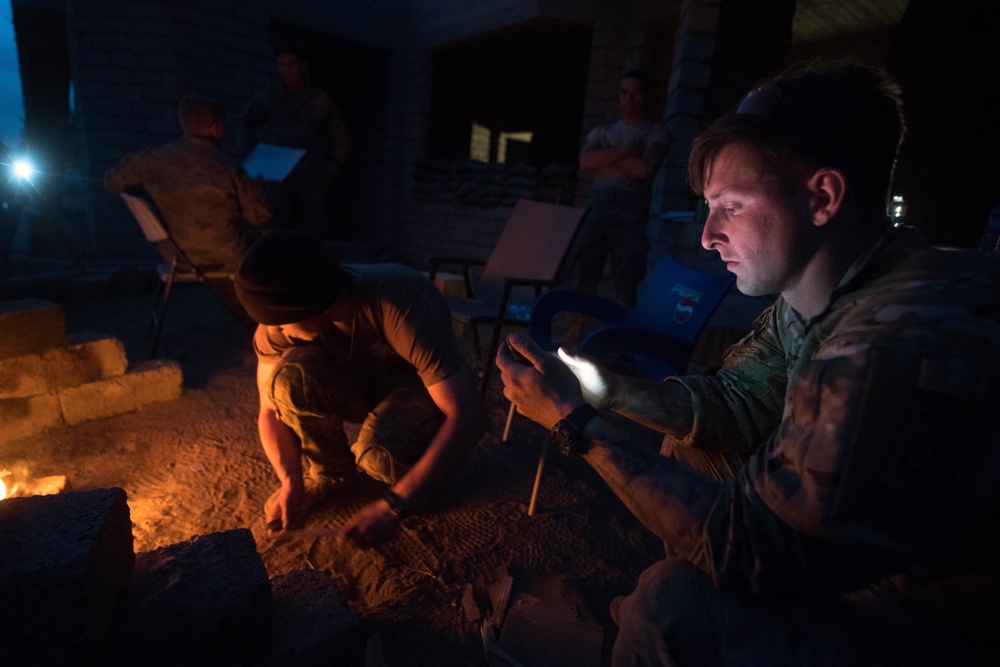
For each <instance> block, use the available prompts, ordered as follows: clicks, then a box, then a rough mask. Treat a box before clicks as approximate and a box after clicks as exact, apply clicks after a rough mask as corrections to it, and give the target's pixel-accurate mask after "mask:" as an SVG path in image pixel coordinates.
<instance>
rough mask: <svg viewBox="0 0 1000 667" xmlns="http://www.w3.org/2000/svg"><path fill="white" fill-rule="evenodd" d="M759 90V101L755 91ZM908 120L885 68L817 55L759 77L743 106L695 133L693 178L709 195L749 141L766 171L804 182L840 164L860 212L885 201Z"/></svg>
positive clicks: (789, 181)
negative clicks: (721, 167)
mask: <svg viewBox="0 0 1000 667" xmlns="http://www.w3.org/2000/svg"><path fill="white" fill-rule="evenodd" d="M754 95H756V96H757V98H756V99H752V96H754ZM905 131H906V123H905V119H904V116H903V103H902V98H901V91H900V87H899V85H898V84H897V83H896V82H895V81H893V80H892V79H890V78H889V76H888V75H887V74H886V73H885V71H884V70H882V69H878V68H874V67H869V66H866V65H861V64H858V63H853V62H846V61H821V60H814V61H809V62H807V63H803V64H800V65H796V66H793V67H791V68H789V69H787V70H785V71H784V72H782V73H781V74H779V75H778V76H776V77H775V78H774V79H771V80H764V81H762V82H758V84H757V85H756V86H754V88H753V89H752V90H751V92H750V93H748V94H747V95H746V96H744V98H743V100H741V102H740V104H739V105H738V106H737V107H736V108H735V109H733V110H732V111H729V112H728V113H726V114H725V115H724V116H722V117H721V118H719V119H718V120H716V121H715V122H714V123H712V124H711V125H710V126H709V127H708V128H707V129H706V130H705V131H704V132H702V133H701V134H700V135H698V137H696V138H695V140H694V144H693V145H692V148H691V156H690V159H689V161H688V178H689V180H690V182H691V186H692V188H693V189H694V191H695V193H697V194H699V195H700V194H702V193H703V192H704V190H705V182H706V180H707V178H708V177H709V175H710V174H709V170H710V169H711V167H712V164H713V162H714V161H715V159H716V158H717V157H718V155H719V153H721V152H722V149H723V148H725V147H726V146H728V145H730V144H740V145H743V146H745V147H747V148H748V149H749V150H750V152H751V154H752V155H753V156H755V158H756V159H757V161H758V164H759V167H760V170H761V173H765V174H772V175H775V176H777V177H778V178H779V179H780V180H782V181H783V182H784V183H785V184H786V185H787V186H789V187H799V186H800V185H801V184H802V183H803V182H804V181H805V179H806V178H808V177H809V175H810V174H812V173H813V172H814V171H815V170H816V169H818V168H820V167H823V166H829V167H834V168H836V169H839V170H841V171H842V172H843V173H844V175H845V177H846V178H847V183H848V197H849V198H853V199H854V203H855V205H856V206H857V208H858V210H859V211H861V212H863V213H864V214H874V213H875V212H876V211H882V210H884V207H885V202H886V197H887V195H888V192H889V187H890V185H891V183H892V176H893V171H894V170H895V166H896V155H897V153H898V151H899V146H900V145H901V143H902V141H903V135H904V134H905Z"/></svg>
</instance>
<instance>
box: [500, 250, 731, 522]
mask: <svg viewBox="0 0 1000 667" xmlns="http://www.w3.org/2000/svg"><path fill="white" fill-rule="evenodd" d="M735 281H736V278H735V276H733V274H731V273H728V272H726V273H724V274H710V273H704V272H702V271H698V270H696V269H692V268H690V267H688V266H685V265H684V264H681V263H680V262H678V261H677V260H676V259H674V258H673V257H671V256H670V255H663V256H662V257H661V258H660V259H659V261H658V262H657V263H656V266H655V267H654V268H653V271H652V273H650V274H649V276H648V277H647V278H646V282H645V284H644V285H643V288H642V290H641V292H640V294H639V299H638V302H637V303H636V307H635V310H632V309H630V308H627V307H626V306H623V305H621V304H619V303H617V302H615V301H612V300H610V299H606V298H604V297H601V296H598V295H595V294H590V293H585V292H578V291H575V290H570V289H553V290H549V291H548V292H546V293H545V294H543V295H541V297H539V299H538V301H537V303H536V304H535V307H534V308H533V309H532V311H531V318H530V322H529V327H528V334H529V336H531V339H532V340H533V341H534V342H535V343H537V344H538V345H539V346H540V347H541V348H542V349H544V350H547V351H553V350H555V349H556V348H557V347H558V345H557V344H556V343H554V342H553V341H552V321H553V319H554V318H555V316H556V315H557V314H558V313H562V312H575V313H582V314H585V315H588V316H589V317H592V318H594V319H597V320H599V321H600V322H603V323H604V324H603V326H600V327H598V328H597V329H594V330H593V331H591V332H590V333H588V334H587V335H586V336H585V337H584V339H583V340H582V341H581V343H580V345H579V347H578V348H577V352H578V353H580V354H586V355H588V356H591V357H594V358H595V359H597V360H598V361H601V360H603V359H606V358H607V357H608V355H610V354H614V353H627V354H631V355H632V358H633V361H634V364H635V372H634V374H635V375H636V376H637V377H644V378H647V379H650V380H655V381H660V380H662V379H664V378H666V377H668V376H670V375H677V374H679V373H683V372H684V371H685V369H686V368H687V365H688V362H689V361H690V359H691V353H692V352H694V349H695V345H696V344H697V342H698V338H699V336H701V333H702V331H703V330H704V329H705V326H706V325H707V324H708V321H709V319H710V318H711V317H712V315H713V314H714V313H715V311H716V309H717V308H718V307H719V305H720V304H721V303H722V300H723V298H724V297H725V296H726V294H727V293H728V292H729V289H730V288H731V287H732V285H733V283H734V282H735ZM513 417H514V406H513V405H511V406H510V411H509V412H508V414H507V424H506V426H505V427H504V434H503V441H504V442H507V439H508V437H509V435H510V425H511V421H512V419H513ZM546 451H547V447H546V448H543V450H542V455H541V458H540V460H539V461H538V471H537V474H536V476H535V486H534V489H533V490H532V493H531V502H530V503H529V505H528V515H529V516H532V515H533V514H534V511H535V502H536V500H537V496H538V487H539V484H540V483H541V477H542V470H543V468H544V466H545V455H546Z"/></svg>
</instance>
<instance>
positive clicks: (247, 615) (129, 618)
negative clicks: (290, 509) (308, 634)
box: [106, 528, 330, 667]
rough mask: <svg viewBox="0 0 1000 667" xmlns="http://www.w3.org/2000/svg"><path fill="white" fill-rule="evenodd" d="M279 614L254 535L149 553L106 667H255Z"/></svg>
mask: <svg viewBox="0 0 1000 667" xmlns="http://www.w3.org/2000/svg"><path fill="white" fill-rule="evenodd" d="M271 613H272V610H271V583H270V581H268V578H267V570H266V569H265V567H264V561H263V560H262V559H261V557H260V554H258V553H257V546H256V543H255V542H254V539H253V534H252V533H251V532H250V531H249V530H247V529H246V528H239V529H236V530H229V531H225V532H220V533H212V534H210V535H203V536H200V537H195V538H193V539H191V540H189V541H187V542H180V543H178V544H172V545H170V546H166V547H162V548H160V549H155V550H153V551H147V552H143V553H140V554H138V555H137V556H136V560H135V572H134V576H133V577H132V587H131V590H130V592H129V595H128V599H127V601H126V604H125V609H124V613H123V614H122V622H121V625H120V626H119V627H118V629H117V630H116V632H115V636H114V640H113V644H112V647H111V649H110V654H111V655H109V656H108V659H107V661H106V664H111V665H123V666H124V665H148V666H154V665H163V666H166V665H187V666H190V667H198V666H202V665H204V666H206V667H208V666H213V667H214V666H216V665H234V666H236V665H249V664H251V663H252V662H254V661H255V660H256V659H258V658H259V656H261V655H263V654H264V652H265V651H266V644H267V640H268V637H269V636H270V634H271ZM327 659H328V660H329V659H330V656H327Z"/></svg>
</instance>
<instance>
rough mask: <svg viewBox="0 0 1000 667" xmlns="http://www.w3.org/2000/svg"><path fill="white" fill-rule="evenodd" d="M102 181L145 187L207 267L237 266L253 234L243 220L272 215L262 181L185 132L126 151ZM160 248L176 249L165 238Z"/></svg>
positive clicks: (167, 252) (113, 187) (112, 186)
mask: <svg viewBox="0 0 1000 667" xmlns="http://www.w3.org/2000/svg"><path fill="white" fill-rule="evenodd" d="M104 184H105V187H106V188H107V189H108V191H110V192H114V193H118V192H122V191H123V190H133V189H137V188H141V189H142V190H144V191H145V194H147V195H148V196H149V197H150V198H151V199H152V200H153V203H155V204H156V207H157V208H158V209H159V210H160V214H161V215H162V217H163V222H164V224H165V225H166V226H167V228H168V229H169V230H170V233H171V234H172V235H173V237H174V240H175V241H176V242H177V245H179V246H180V247H181V249H182V250H183V251H184V252H185V254H187V256H188V257H189V258H190V260H191V261H192V262H194V263H195V264H197V265H199V266H201V267H203V268H205V269H207V270H225V271H236V267H237V266H238V265H239V263H240V260H241V259H242V258H243V255H244V253H245V252H246V249H247V248H248V247H249V243H250V238H251V237H250V234H249V229H248V228H247V227H246V226H245V222H244V221H246V222H248V223H250V224H251V225H254V226H260V225H263V224H264V223H265V222H267V221H268V219H269V218H270V216H271V211H270V209H269V208H268V206H267V201H266V200H265V198H264V192H263V190H262V189H261V188H260V186H259V185H258V184H257V183H256V182H254V181H253V180H252V179H251V178H250V177H249V176H247V173H246V172H245V171H244V170H243V168H242V167H241V166H240V165H239V163H238V162H236V161H235V160H233V159H231V158H229V157H228V156H227V155H225V154H224V153H223V152H222V151H220V150H219V148H218V147H217V146H216V144H215V143H214V142H212V141H210V140H208V139H200V138H195V137H181V138H180V139H179V140H177V141H173V142H171V143H169V144H167V145H165V146H161V147H159V148H151V149H148V150H144V151H140V152H138V153H134V154H132V155H127V156H125V157H123V158H122V159H121V160H119V162H118V164H117V165H115V166H114V167H112V168H111V169H110V170H109V171H108V172H107V174H105V176H104ZM160 250H161V251H162V252H163V254H164V256H165V257H167V258H168V259H171V258H172V257H173V255H174V254H175V253H174V250H173V248H172V247H171V246H169V245H166V244H164V245H162V246H161V248H160Z"/></svg>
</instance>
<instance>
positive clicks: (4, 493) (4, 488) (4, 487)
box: [0, 470, 17, 500]
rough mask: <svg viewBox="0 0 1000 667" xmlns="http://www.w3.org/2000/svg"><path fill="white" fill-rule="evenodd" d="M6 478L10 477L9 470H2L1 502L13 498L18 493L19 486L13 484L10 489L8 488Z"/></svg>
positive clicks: (0, 471) (0, 480)
mask: <svg viewBox="0 0 1000 667" xmlns="http://www.w3.org/2000/svg"><path fill="white" fill-rule="evenodd" d="M5 477H7V478H9V477H10V471H9V470H0V500H5V499H6V498H7V497H8V496H13V495H14V494H15V493H17V484H16V483H14V484H12V485H11V486H10V487H9V488H8V486H7V480H6V479H4V478H5Z"/></svg>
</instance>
